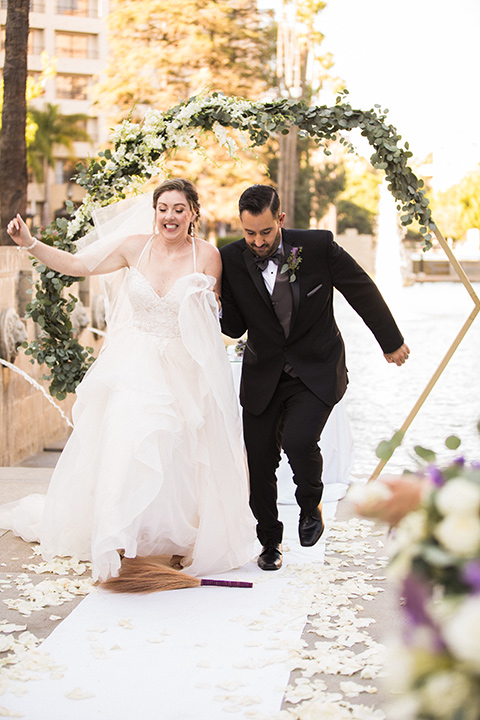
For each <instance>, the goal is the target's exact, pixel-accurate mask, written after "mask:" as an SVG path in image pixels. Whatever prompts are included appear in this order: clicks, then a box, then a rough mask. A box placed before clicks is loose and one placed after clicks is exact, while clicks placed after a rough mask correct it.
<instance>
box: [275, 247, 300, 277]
mask: <svg viewBox="0 0 480 720" xmlns="http://www.w3.org/2000/svg"><path fill="white" fill-rule="evenodd" d="M301 262H302V248H301V247H294V248H293V249H292V251H291V253H290V255H289V256H288V257H287V261H286V263H285V264H284V265H282V269H281V270H280V272H281V273H284V272H287V271H288V270H289V271H290V278H289V280H290V282H291V283H292V282H295V280H296V279H297V275H296V272H297V270H298V266H299V265H300V263H301Z"/></svg>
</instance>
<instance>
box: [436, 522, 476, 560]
mask: <svg viewBox="0 0 480 720" xmlns="http://www.w3.org/2000/svg"><path fill="white" fill-rule="evenodd" d="M434 534H435V537H436V538H437V540H438V541H439V542H440V543H441V544H442V545H443V547H444V548H445V549H446V550H449V551H450V552H451V553H453V554H455V555H460V557H473V556H474V555H475V554H476V553H478V552H479V551H480V519H479V518H478V516H476V515H472V514H466V515H457V514H453V513H452V514H451V515H447V517H445V518H444V519H443V520H442V521H441V522H439V523H438V525H437V527H436V528H435V531H434Z"/></svg>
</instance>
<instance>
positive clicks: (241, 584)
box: [200, 580, 253, 588]
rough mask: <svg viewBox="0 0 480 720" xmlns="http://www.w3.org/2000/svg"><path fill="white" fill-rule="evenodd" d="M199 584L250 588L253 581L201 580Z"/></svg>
mask: <svg viewBox="0 0 480 720" xmlns="http://www.w3.org/2000/svg"><path fill="white" fill-rule="evenodd" d="M200 585H202V586H205V585H212V586H215V587H217V586H218V587H221V586H223V587H237V588H251V587H253V583H251V582H242V581H241V580H201V581H200Z"/></svg>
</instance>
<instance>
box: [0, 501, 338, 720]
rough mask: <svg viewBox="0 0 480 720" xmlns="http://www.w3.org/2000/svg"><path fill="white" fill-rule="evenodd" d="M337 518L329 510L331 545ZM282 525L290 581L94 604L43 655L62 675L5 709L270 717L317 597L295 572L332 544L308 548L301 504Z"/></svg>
mask: <svg viewBox="0 0 480 720" xmlns="http://www.w3.org/2000/svg"><path fill="white" fill-rule="evenodd" d="M335 509H336V503H335V502H328V503H325V504H324V516H325V519H326V521H327V532H326V533H325V534H326V535H327V534H328V521H329V520H332V519H333V517H334V514H335ZM281 518H282V520H283V521H284V523H285V530H286V537H285V541H284V567H283V568H282V570H280V571H277V572H262V571H261V570H259V568H258V567H257V565H256V563H255V562H251V563H250V564H249V565H247V566H246V567H244V568H242V569H241V570H239V571H233V572H229V573H225V574H224V575H222V576H219V577H228V578H232V579H240V580H249V581H252V582H253V583H254V587H253V588H252V589H236V588H208V587H205V588H193V589H185V590H174V591H170V592H163V593H155V594H152V595H142V596H131V595H130V596H129V595H113V594H111V593H107V592H105V591H102V592H94V593H92V594H91V595H89V596H88V597H87V598H86V599H85V600H83V601H82V602H81V603H80V605H78V607H77V608H76V609H75V610H74V611H73V612H72V613H71V614H70V615H69V616H68V617H67V618H66V619H65V620H64V621H63V622H62V623H61V624H60V625H59V626H58V628H56V630H55V631H54V632H53V633H52V634H51V635H50V636H49V637H48V638H47V640H46V641H45V642H44V643H43V644H42V645H41V646H40V650H41V651H42V652H45V653H49V654H50V656H51V658H52V659H53V660H54V661H55V664H56V665H58V666H59V668H58V670H55V671H54V672H53V673H45V674H43V675H42V676H41V677H40V678H39V679H37V681H36V682H28V683H26V684H25V685H23V684H22V685H23V686H24V687H26V688H27V692H26V694H25V695H24V696H23V697H15V696H14V695H13V694H10V693H7V694H5V695H4V696H3V697H2V698H1V700H2V702H1V704H2V705H3V707H4V708H6V709H8V710H9V711H10V713H13V712H16V713H18V715H14V716H16V717H24V718H26V720H87V719H88V720H91V718H102V720H132V718H142V719H144V720H216V719H217V718H219V719H221V718H224V717H228V716H230V715H231V713H232V712H233V713H235V714H236V716H237V717H239V718H253V717H255V715H257V713H258V716H263V717H270V716H271V715H272V714H274V713H275V712H277V711H278V710H279V709H280V706H281V702H282V698H283V694H284V691H285V687H286V685H287V682H288V678H289V673H290V670H289V659H291V658H292V657H293V656H294V655H295V647H298V646H299V643H300V638H301V633H302V630H303V627H304V625H305V623H306V618H307V614H308V611H309V608H310V601H309V588H308V586H307V587H301V586H299V585H298V582H295V580H294V578H295V575H293V574H292V570H293V569H294V567H295V566H298V565H304V564H307V563H308V564H311V563H323V558H324V550H325V542H324V538H322V541H321V542H319V543H318V544H317V545H316V546H315V547H313V548H302V547H300V545H299V542H298V536H297V524H298V508H297V506H296V505H295V506H294V505H291V504H290V505H283V506H282V507H281ZM324 537H325V536H324ZM292 579H293V580H294V581H293V582H292ZM20 713H21V714H20ZM10 716H12V715H10Z"/></svg>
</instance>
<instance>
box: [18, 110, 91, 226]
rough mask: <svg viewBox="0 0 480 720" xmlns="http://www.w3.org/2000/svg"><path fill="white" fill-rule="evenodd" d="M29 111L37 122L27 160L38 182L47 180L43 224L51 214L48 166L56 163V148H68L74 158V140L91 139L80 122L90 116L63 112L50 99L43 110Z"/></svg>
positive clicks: (70, 155) (51, 166) (48, 219)
mask: <svg viewBox="0 0 480 720" xmlns="http://www.w3.org/2000/svg"><path fill="white" fill-rule="evenodd" d="M29 115H30V118H31V119H32V121H33V122H34V123H35V126H36V132H35V137H34V139H33V141H32V142H31V143H30V145H29V148H28V164H29V166H30V168H31V169H32V171H33V174H34V175H35V179H36V180H37V182H44V183H45V205H44V218H43V222H44V224H45V225H46V224H48V223H49V222H50V220H51V218H50V195H49V188H50V182H49V178H48V175H49V168H53V167H54V166H55V154H54V149H55V148H56V147H58V146H61V147H63V148H66V150H67V151H68V154H69V158H70V160H75V159H76V158H75V152H74V146H73V144H74V142H77V141H82V140H85V141H90V139H91V138H90V136H89V134H88V133H87V131H86V130H85V129H84V128H83V127H82V126H81V125H80V123H82V122H85V121H86V120H87V119H88V118H87V115H84V114H82V113H75V114H73V115H61V113H60V108H59V106H58V105H52V104H51V103H47V105H46V106H45V108H44V109H43V110H39V109H37V108H30V110H29Z"/></svg>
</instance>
